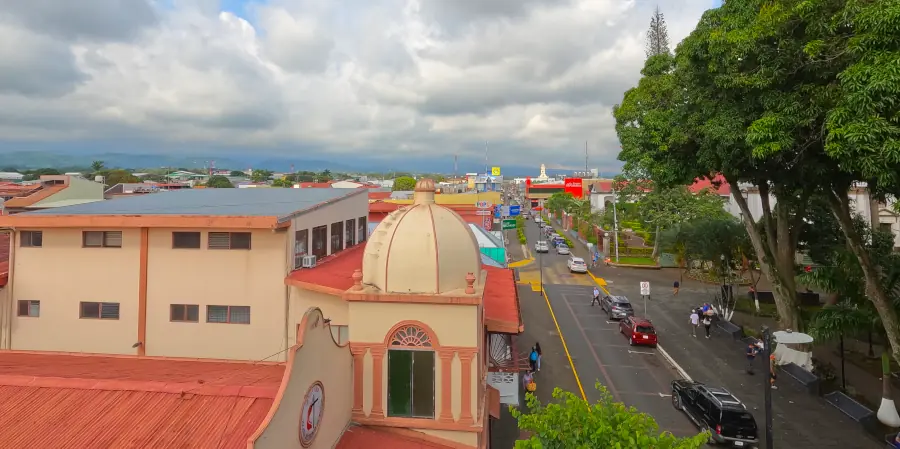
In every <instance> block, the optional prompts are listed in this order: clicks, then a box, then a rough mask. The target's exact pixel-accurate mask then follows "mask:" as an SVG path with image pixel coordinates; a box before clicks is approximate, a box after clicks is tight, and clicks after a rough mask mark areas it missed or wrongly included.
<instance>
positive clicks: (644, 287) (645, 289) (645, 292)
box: [641, 282, 650, 296]
mask: <svg viewBox="0 0 900 449" xmlns="http://www.w3.org/2000/svg"><path fill="white" fill-rule="evenodd" d="M641 296H650V283H649V282H641Z"/></svg>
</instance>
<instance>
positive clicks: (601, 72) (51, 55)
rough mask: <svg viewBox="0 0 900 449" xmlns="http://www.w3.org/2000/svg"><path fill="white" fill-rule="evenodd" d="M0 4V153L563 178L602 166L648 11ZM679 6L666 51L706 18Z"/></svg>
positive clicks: (640, 51)
mask: <svg viewBox="0 0 900 449" xmlns="http://www.w3.org/2000/svg"><path fill="white" fill-rule="evenodd" d="M7 3H10V4H14V5H15V7H10V8H4V10H3V11H2V12H0V104H3V105H4V106H5V107H4V108H2V110H0V143H3V142H6V143H9V142H21V141H26V142H52V147H53V148H55V149H56V150H58V151H64V150H65V149H66V148H68V147H70V146H72V145H73V142H79V141H82V142H83V141H88V142H89V141H102V140H109V139H140V140H142V141H149V142H155V148H158V149H159V150H158V151H161V152H165V151H166V150H167V149H171V151H176V150H175V149H176V148H182V147H183V145H185V144H188V145H190V144H198V146H202V147H203V148H223V149H225V148H233V147H234V146H236V145H239V146H241V147H244V148H252V149H254V151H258V152H259V153H261V154H262V153H271V154H273V155H278V153H279V152H282V151H289V150H285V148H307V149H310V150H307V151H310V152H314V155H315V156H316V157H317V158H320V159H321V158H323V157H328V154H331V155H333V156H334V157H338V155H340V154H345V153H354V152H359V151H361V150H363V151H366V154H367V155H369V156H371V155H374V154H377V155H379V156H380V157H384V158H390V157H395V156H396V157H400V156H406V155H415V156H417V157H423V158H427V157H428V156H432V155H433V156H438V155H440V156H446V155H447V154H459V155H460V156H462V157H466V156H467V155H474V156H475V157H480V155H481V154H482V151H483V142H485V141H489V142H490V146H491V148H492V152H491V155H492V156H491V158H492V160H493V161H492V162H496V163H498V164H515V165H535V166H536V165H538V164H540V163H541V162H545V163H548V165H549V164H551V163H552V164H553V165H561V166H567V165H568V166H572V167H580V166H581V164H583V145H584V142H585V141H587V142H589V143H590V147H591V154H592V158H593V159H594V161H595V163H596V164H597V165H602V166H610V165H615V162H614V159H615V155H616V153H617V152H618V143H617V141H616V138H615V132H614V130H613V129H612V125H613V121H612V119H611V117H610V110H611V107H612V105H613V104H615V103H616V102H617V101H619V100H620V99H621V96H622V93H623V92H624V90H625V89H627V88H628V87H630V86H631V85H633V84H634V83H635V82H636V81H637V79H638V77H639V73H638V72H639V70H640V67H641V65H642V63H643V59H644V46H643V36H644V34H645V32H646V27H647V25H648V24H649V20H650V13H651V11H652V9H653V8H654V7H655V6H656V3H652V2H649V1H647V0H492V1H490V2H484V1H467V0H369V1H366V2H358V1H352V2H351V1H346V0H343V1H338V0H334V1H330V2H305V1H300V0H269V1H267V2H265V3H261V4H248V5H246V7H245V8H244V9H245V10H246V17H238V16H236V15H235V14H233V13H230V12H221V11H219V10H218V7H217V4H218V2H216V1H214V0H167V1H162V0H80V1H79V2H76V3H77V4H78V7H77V8H58V6H59V5H60V4H61V3H60V2H58V1H56V0H29V1H27V2H18V1H11V0H8V1H4V2H3V4H4V5H6V4H7ZM62 3H65V4H68V3H67V2H62ZM678 3H680V5H678V6H671V7H668V8H667V7H665V6H663V12H664V13H665V14H666V18H667V21H668V24H669V30H670V34H671V38H672V39H671V40H672V42H678V41H679V40H680V39H681V38H683V37H684V36H685V35H686V34H687V33H688V32H689V31H690V30H691V29H692V28H693V26H694V24H695V23H696V21H697V20H698V19H699V17H700V15H701V14H702V12H703V11H704V10H705V9H706V8H707V7H708V6H710V1H709V0H684V1H682V2H678ZM73 4H74V3H73ZM13 42H14V44H13ZM3 148H10V145H6V146H4V147H3ZM290 151H297V150H290ZM301 156H302V155H301ZM398 165H402V160H400V161H398Z"/></svg>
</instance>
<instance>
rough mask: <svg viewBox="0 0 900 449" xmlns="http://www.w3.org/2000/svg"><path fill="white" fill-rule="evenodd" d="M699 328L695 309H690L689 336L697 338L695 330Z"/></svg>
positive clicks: (698, 315) (698, 318) (698, 319)
mask: <svg viewBox="0 0 900 449" xmlns="http://www.w3.org/2000/svg"><path fill="white" fill-rule="evenodd" d="M698 327H700V314H699V313H697V309H691V334H693V335H694V338H697V328H698Z"/></svg>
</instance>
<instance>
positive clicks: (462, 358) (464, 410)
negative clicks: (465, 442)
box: [458, 352, 477, 422]
mask: <svg viewBox="0 0 900 449" xmlns="http://www.w3.org/2000/svg"><path fill="white" fill-rule="evenodd" d="M458 354H459V364H460V376H461V378H460V380H461V382H460V394H461V395H462V402H461V405H460V415H459V421H460V422H468V421H472V360H473V359H475V356H476V355H477V353H475V352H468V353H464V352H459V353H458Z"/></svg>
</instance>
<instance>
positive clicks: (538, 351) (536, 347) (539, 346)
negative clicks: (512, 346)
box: [534, 342, 544, 371]
mask: <svg viewBox="0 0 900 449" xmlns="http://www.w3.org/2000/svg"><path fill="white" fill-rule="evenodd" d="M534 350H535V351H537V370H538V371H540V370H541V359H542V358H543V355H544V354H543V353H542V352H541V344H540V343H537V342H535V343H534Z"/></svg>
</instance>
